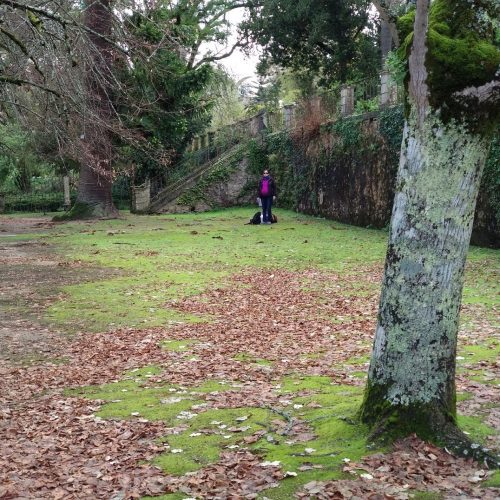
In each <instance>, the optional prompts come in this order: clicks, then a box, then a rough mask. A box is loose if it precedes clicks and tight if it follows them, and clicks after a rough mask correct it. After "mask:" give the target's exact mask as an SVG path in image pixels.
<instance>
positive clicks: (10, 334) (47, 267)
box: [0, 217, 67, 362]
mask: <svg viewBox="0 0 500 500" xmlns="http://www.w3.org/2000/svg"><path fill="white" fill-rule="evenodd" d="M53 227H54V224H53V223H51V222H50V219H49V218H48V217H40V218H36V219H31V218H29V219H28V218H5V217H2V218H1V219H0V266H1V279H0V297H1V299H0V300H1V309H2V314H1V315H0V344H1V345H2V350H1V351H0V361H2V360H3V361H11V362H30V361H36V360H40V359H44V358H50V357H52V358H55V357H57V356H58V355H59V353H60V350H61V343H64V342H63V341H62V339H61V335H60V334H59V333H58V332H55V331H53V330H52V329H50V328H47V327H46V326H43V325H42V323H41V315H42V313H43V310H44V309H45V307H46V306H47V304H48V302H49V301H50V300H51V297H50V291H52V292H53V293H54V290H55V287H57V286H60V285H62V284H63V283H64V280H65V279H66V278H67V277H65V276H62V275H61V274H62V273H60V267H59V266H60V264H61V261H60V260H59V259H58V258H57V256H56V255H55V254H54V253H51V252H50V248H49V247H48V245H47V244H46V243H44V242H43V241H42V240H38V239H36V236H37V234H40V233H42V232H46V231H47V229H51V228H53ZM26 234H30V235H31V234H32V235H34V238H35V239H30V240H20V241H6V239H5V237H6V236H17V235H26ZM42 290H44V291H45V293H44V294H43V295H42V293H41V292H42ZM47 291H48V292H49V294H47ZM27 311H29V312H28V313H27Z"/></svg>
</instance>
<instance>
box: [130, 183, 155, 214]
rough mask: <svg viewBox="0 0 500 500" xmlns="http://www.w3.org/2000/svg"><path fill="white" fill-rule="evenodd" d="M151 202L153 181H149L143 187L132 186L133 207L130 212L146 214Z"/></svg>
mask: <svg viewBox="0 0 500 500" xmlns="http://www.w3.org/2000/svg"><path fill="white" fill-rule="evenodd" d="M150 202H151V181H150V180H149V179H147V180H146V182H145V183H144V184H143V185H142V186H132V206H131V207H130V211H131V212H132V213H134V214H137V213H139V214H140V213H145V212H147V210H148V208H149V204H150Z"/></svg>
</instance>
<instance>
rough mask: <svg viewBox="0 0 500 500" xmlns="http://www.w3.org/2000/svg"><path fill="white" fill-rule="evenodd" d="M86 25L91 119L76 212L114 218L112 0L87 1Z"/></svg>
mask: <svg viewBox="0 0 500 500" xmlns="http://www.w3.org/2000/svg"><path fill="white" fill-rule="evenodd" d="M85 6H86V10H85V19H84V22H85V25H86V26H87V27H88V28H90V29H91V30H92V31H91V32H90V33H89V34H88V38H89V41H90V48H89V50H90V54H91V57H90V58H89V59H90V60H91V61H92V64H87V66H86V68H85V86H86V95H87V101H86V105H87V107H88V109H89V114H88V116H89V118H90V122H89V121H86V122H85V123H84V124H83V133H82V142H83V154H82V161H81V166H80V182H79V185H78V196H77V200H76V205H75V207H74V210H73V213H74V215H75V216H79V215H81V216H83V217H114V216H116V215H117V213H118V212H117V210H116V208H115V206H114V204H113V199H112V185H113V169H112V144H111V134H110V131H109V125H110V123H111V120H112V118H113V107H112V103H111V79H112V73H111V67H112V64H113V51H112V45H111V43H110V42H109V41H107V39H109V37H110V35H111V21H112V16H111V1H110V0H86V1H85Z"/></svg>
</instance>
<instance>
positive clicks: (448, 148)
mask: <svg viewBox="0 0 500 500" xmlns="http://www.w3.org/2000/svg"><path fill="white" fill-rule="evenodd" d="M475 1H476V0H473V1H472V2H470V1H469V2H463V0H437V1H436V2H435V3H434V4H433V5H432V7H431V9H436V10H437V12H435V13H434V17H432V12H431V22H429V6H430V2H429V0H417V6H416V12H415V14H414V16H413V15H412V17H411V19H412V20H413V22H414V29H413V32H412V33H411V34H406V33H402V35H403V38H405V40H406V42H408V41H409V40H411V45H408V46H407V47H406V49H409V50H407V52H406V55H407V56H408V71H409V78H408V81H407V91H408V96H407V99H408V107H407V110H408V115H407V119H406V124H405V131H404V136H403V143H402V147H401V157H400V166H399V172H398V178H397V181H396V194H395V199H394V206H393V212H392V218H391V227H390V236H389V246H388V251H387V256H386V264H385V272H384V279H383V284H382V294H381V300H380V308H379V316H378V325H377V329H376V334H375V340H374V347H373V353H372V359H371V364H370V370H369V375H368V383H367V388H366V392H365V399H364V403H363V405H362V408H361V418H362V420H364V421H365V422H367V423H368V424H369V425H371V426H372V427H373V430H374V434H376V435H378V436H385V437H395V436H398V435H404V434H408V433H410V432H416V433H417V434H419V435H420V436H422V437H424V438H427V439H432V440H434V441H437V442H439V443H441V444H446V445H448V446H450V447H451V448H453V449H454V451H456V452H457V453H460V454H465V455H469V456H474V457H475V458H477V459H485V460H486V461H487V462H488V463H489V464H490V465H498V462H497V460H496V459H495V458H494V457H492V456H491V455H489V453H488V452H487V451H485V450H483V449H481V448H480V447H479V446H476V445H473V444H472V443H470V441H469V440H468V439H467V437H466V436H465V435H463V434H462V433H461V432H460V430H459V429H458V428H457V426H456V421H455V412H456V399H455V358H456V349H457V333H458V320H459V311H460V302H461V295H462V287H463V278H464V268H465V260H466V256H467V250H468V246H469V240H470V235H471V231H472V222H473V216H474V208H475V203H476V199H477V194H478V190H479V184H480V180H481V174H482V170H483V166H484V163H485V161H486V157H487V154H488V144H489V141H490V133H491V130H492V127H491V126H490V125H491V122H493V121H494V120H495V119H496V116H497V114H496V113H497V112H496V111H495V109H494V107H492V109H491V111H488V108H487V107H485V106H481V108H480V109H475V108H474V107H473V106H467V107H464V106H462V103H461V102H460V101H458V100H457V103H456V105H457V108H458V109H459V112H457V113H455V114H454V113H453V112H450V109H449V106H450V103H452V102H453V101H452V99H453V97H452V96H449V97H450V99H446V102H444V101H443V100H437V99H435V97H436V95H439V92H442V90H443V88H454V89H455V90H456V85H455V84H454V85H451V86H450V85H448V86H447V85H446V84H447V82H446V81H445V82H441V81H439V82H438V81H437V80H436V73H435V70H434V68H433V66H432V65H433V64H434V63H435V62H436V57H435V54H433V52H432V50H436V47H437V46H438V45H439V44H436V43H435V38H436V36H435V35H436V30H437V29H438V28H439V29H441V30H442V29H444V28H443V27H442V26H439V27H438V24H437V22H436V19H437V20H440V19H441V17H443V13H448V14H449V18H448V19H447V22H449V24H450V30H449V31H447V36H448V38H449V39H450V40H451V46H454V45H453V44H454V42H455V41H458V42H460V43H459V44H461V43H462V42H461V41H462V40H469V38H470V39H471V40H472V41H474V42H475V43H477V44H483V46H484V47H486V48H487V50H486V49H485V50H484V51H483V53H484V54H487V55H488V54H489V56H488V57H490V58H493V59H495V60H497V59H498V57H499V56H498V49H496V51H495V50H491V47H492V46H493V45H492V39H491V37H492V36H493V35H492V32H491V31H490V30H488V29H484V19H480V20H478V22H480V23H482V25H483V26H482V29H481V32H480V34H481V36H482V37H483V39H481V40H478V38H477V33H473V34H472V36H469V34H468V33H467V31H464V30H463V27H462V26H458V24H459V23H460V22H462V21H463V20H464V19H466V20H467V22H470V20H471V19H475V17H474V16H475V14H474V12H472V13H471V15H470V16H469V15H468V14H469V13H468V12H465V13H464V12H463V9H462V11H455V10H453V9H454V7H456V6H457V5H458V4H460V6H462V7H463V8H464V9H474V8H475V6H474V2H475ZM477 1H478V2H479V3H481V4H484V3H486V0H477ZM454 22H455V25H454V24H453V23H454ZM402 25H403V26H406V28H407V24H405V23H402ZM471 29H472V28H471ZM430 35H432V36H430ZM429 40H431V43H429ZM440 42H442V40H440ZM441 45H442V44H441ZM441 45H439V47H440V48H442V47H441ZM437 59H439V58H437ZM489 63H491V61H490V60H488V64H489ZM477 64H478V65H480V66H481V65H482V66H484V67H488V65H484V61H482V60H478V61H477ZM450 68H451V69H453V67H452V66H450ZM450 68H448V73H446V71H445V72H444V73H443V74H442V78H449V79H450V78H451V79H453V78H454V77H455V76H456V75H454V73H453V71H450ZM460 69H461V68H460ZM478 74H481V75H482V78H486V77H491V78H493V79H494V78H496V77H495V74H494V72H492V71H491V70H487V71H483V70H482V69H481V71H480V72H479V73H478ZM476 80H477V81H475V84H477V85H478V86H479V85H480V84H481V85H483V84H486V83H487V82H486V81H480V79H479V80H478V79H476ZM467 85H468V82H464V87H465V86H467ZM490 87H491V88H492V89H495V88H498V86H497V85H490ZM497 97H498V96H495V95H494V94H492V95H491V96H490V98H491V99H492V100H493V101H495V99H497ZM477 115H480V116H481V120H482V123H481V126H478V120H477V119H476V118H477Z"/></svg>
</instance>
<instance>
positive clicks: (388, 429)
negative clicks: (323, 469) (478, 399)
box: [359, 382, 500, 468]
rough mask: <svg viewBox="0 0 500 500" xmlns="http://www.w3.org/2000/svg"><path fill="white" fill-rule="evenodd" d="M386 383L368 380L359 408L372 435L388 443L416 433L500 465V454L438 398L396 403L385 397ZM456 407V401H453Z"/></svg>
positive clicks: (453, 450)
mask: <svg viewBox="0 0 500 500" xmlns="http://www.w3.org/2000/svg"><path fill="white" fill-rule="evenodd" d="M386 389H387V388H386V387H385V386H384V385H374V384H370V382H368V386H367V388H366V392H365V397H364V401H363V403H362V405H361V408H360V411H359V417H360V419H361V421H362V422H363V423H365V424H367V425H368V426H369V427H370V429H371V434H370V439H372V440H373V441H374V442H376V443H379V444H384V445H387V444H389V443H392V442H393V441H395V440H396V439H398V438H402V437H406V436H409V435H410V434H416V435H417V436H418V437H419V438H421V439H423V440H425V441H430V442H432V443H434V444H436V445H437V446H440V447H443V448H446V449H447V450H449V451H450V452H451V453H453V454H454V455H456V456H459V457H465V458H473V459H474V460H476V461H477V462H481V463H484V464H486V465H487V466H488V467H490V468H500V457H498V456H495V455H494V454H493V453H492V452H491V451H490V450H489V449H487V448H484V447H483V446H481V445H480V444H478V443H474V442H472V441H471V440H470V439H469V437H467V436H466V435H465V434H464V433H463V431H462V430H460V428H459V427H458V426H457V423H456V416H455V414H454V412H453V411H451V410H450V409H447V408H446V405H445V404H443V403H440V402H438V401H431V402H428V403H418V402H416V403H411V404H407V405H402V404H394V403H392V402H391V401H389V400H387V399H386V397H385V394H386ZM450 408H455V404H454V403H453V405H450Z"/></svg>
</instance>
